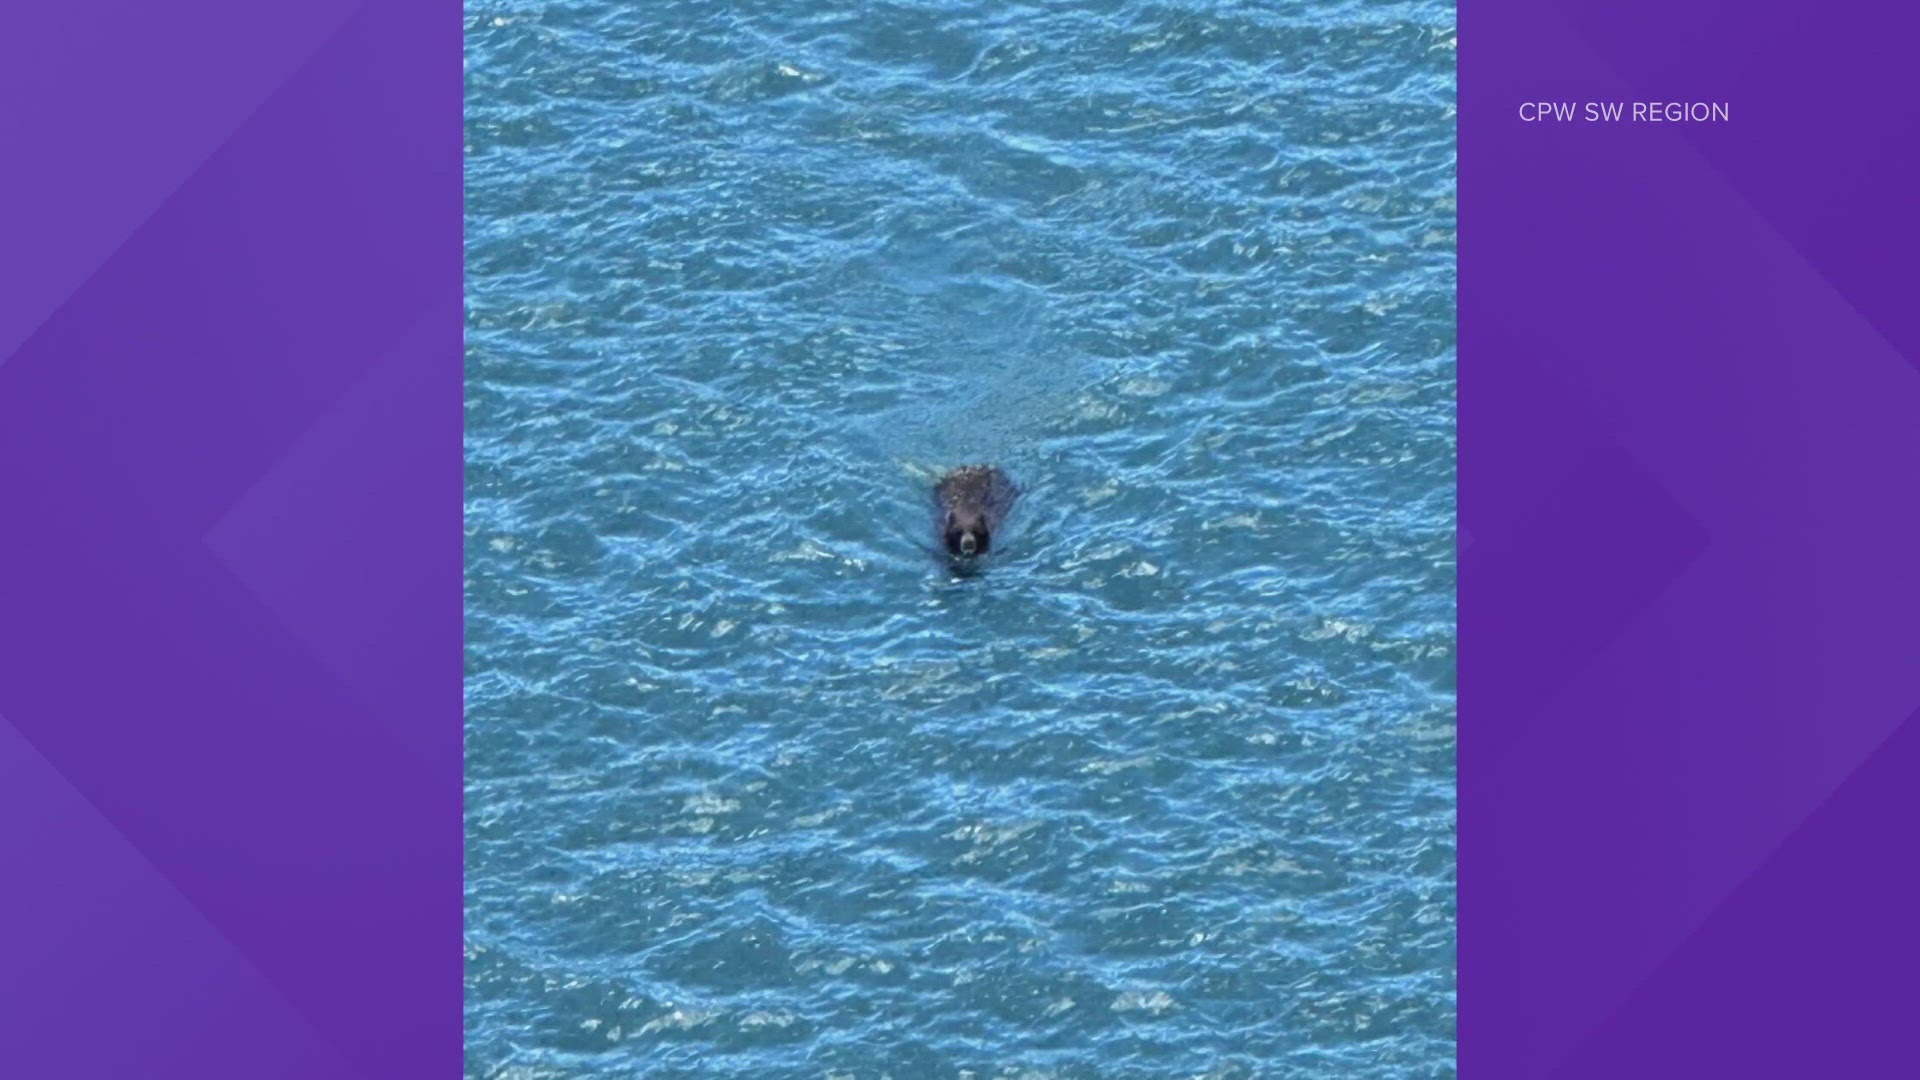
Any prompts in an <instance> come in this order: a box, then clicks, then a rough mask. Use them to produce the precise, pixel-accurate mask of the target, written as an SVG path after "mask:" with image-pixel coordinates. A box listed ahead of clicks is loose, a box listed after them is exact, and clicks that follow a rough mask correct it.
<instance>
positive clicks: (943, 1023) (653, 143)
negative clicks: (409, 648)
mask: <svg viewBox="0 0 1920 1080" xmlns="http://www.w3.org/2000/svg"><path fill="white" fill-rule="evenodd" d="M1453 25H1454V23H1453V11H1452V8H1451V6H1450V5H1447V4H1444V3H1437V2H1432V0H1421V2H1416V3H1381V4H1373V3H1368V4H1360V3H1313V4H1280V3H1277V2H1276V3H1266V4H1255V3H1242V4H1233V3H1220V4H1212V3H1185V4H1180V3H1131V4H1113V3H1045V4H1038V3H1036V4H1028V5H1007V4H990V3H979V4H957V3H932V4H927V3H888V4H881V3H855V4H840V5H835V4H828V3H805V2H800V0H791V2H783V3H764V2H762V3H732V4H726V3H688V2H672V0H648V2H645V3H639V2H632V3H615V2H613V0H576V2H570V3H527V2H517V3H480V2H473V3H470V4H469V7H468V18H467V40H468V76H467V77H468V110H469V113H468V125H467V141H468V144H469V146H468V154H467V168H468V175H467V185H468V211H467V212H468V222H469V227H468V236H469V252H468V267H469V285H468V305H469V306H468V353H467V377H468V383H467V386H468V391H467V393H468V403H467V422H468V435H467V454H468V461H469V467H468V468H469V471H468V503H467V534H468V537H467V552H468V554H467V566H468V571H467V574H468V599H469V612H468V622H467V626H468V646H467V700H468V717H469V719H468V724H469V730H468V739H467V753H468V759H467V829H468V838H469V842H468V864H467V865H468V880H467V903H468V912H469V915H468V922H467V1021H466V1023H467V1037H468V1044H469V1059H468V1072H469V1074H470V1075H472V1076H475V1077H489V1078H500V1080H533V1078H545V1077H636V1076H646V1077H743V1078H744V1077H756V1078H776V1077H777V1078H784V1077H795V1078H798V1077H807V1078H822V1077H839V1078H858V1080H878V1078H881V1077H892V1078H893V1080H917V1078H922V1077H926V1078H935V1077H938V1078H951V1080H963V1078H968V1077H972V1078H976V1080H993V1078H1012V1077H1022V1078H1042V1077H1055V1078H1082V1077H1087V1078H1091V1077H1100V1078H1109V1077H1119V1078H1131V1077H1140V1078H1146V1077H1209V1078H1229V1077H1282V1076H1284V1077H1338V1078H1353V1077H1429V1076H1448V1075H1452V1072H1453V1030H1454V974H1453V970H1454V969H1453V947H1454V933H1453V912H1454V906H1455V884H1454V881H1455V879H1454V869H1453V868H1454V850H1455V848H1454V834H1453V822H1454V797H1453V785H1454V747H1455V737H1454V681H1453V666H1454V655H1455V645H1454V641H1455V639H1454V604H1453V590H1454V581H1455V571H1454V568H1455V562H1454V528H1453V520H1454V496H1453V460H1454V422H1453V417H1454V399H1453V380H1454V370H1455V335H1454V322H1453V290H1454V251H1455V243H1454V235H1455V234H1454V196H1453V190H1454V145H1453V102H1454V81H1453V71H1454V49H1453V45H1454V33H1453ZM976 461H985V462H994V463H998V464H1000V465H1002V466H1003V467H1005V468H1006V469H1007V470H1008V471H1009V472H1010V473H1011V474H1013V475H1014V476H1015V477H1016V478H1017V479H1018V480H1019V481H1020V482H1021V483H1022V484H1023V485H1024V486H1025V487H1026V489H1027V491H1026V494H1025V496H1024V497H1023V499H1022V501H1021V503H1020V505H1019V507H1018V508H1017V510H1016V513H1015V517H1014V519H1013V521H1012V522H1010V523H1009V526H1008V528H1007V529H1006V530H1005V532H1004V533H1003V534H1002V535H1001V536H999V537H997V538H996V545H995V551H994V553H993V554H992V556H991V557H990V559H989V565H987V567H986V568H985V570H984V572H983V573H980V574H976V575H973V576H967V577H961V576H956V575H954V574H952V573H950V572H949V571H948V570H947V569H946V567H945V566H944V565H943V564H942V563H941V562H940V561H939V560H937V559H936V558H934V557H933V556H932V555H930V554H929V553H928V552H927V551H926V550H925V547H926V545H928V544H930V543H931V542H932V536H931V532H930V525H929V513H928V509H927V499H928V495H927V492H928V489H929V488H930V486H931V484H932V482H933V481H934V479H936V478H937V476H938V474H939V473H940V471H941V470H943V469H945V468H948V467H951V466H954V465H958V464H962V463H966V462H976Z"/></svg>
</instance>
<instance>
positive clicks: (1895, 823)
mask: <svg viewBox="0 0 1920 1080" xmlns="http://www.w3.org/2000/svg"><path fill="white" fill-rule="evenodd" d="M1461 24H1462V29H1463V30H1464V41H1465V44H1464V46H1463V48H1462V50H1461V54H1460V63H1461V150H1460V161H1461V217H1462V225H1461V238H1462V243H1461V278H1462V290H1461V342H1462V347H1461V354H1462V364H1461V425H1460V441H1461V478H1462V487H1461V515H1462V528H1463V548H1464V551H1463V556H1462V575H1461V576H1462V596H1461V638H1462V641H1461V687H1462V699H1461V707H1462V723H1461V776H1462V784H1461V834H1462V842H1461V889H1462V891H1461V901H1462V907H1461V931H1460V938H1461V948H1462V954H1461V980H1460V987H1461V1054H1462V1067H1463V1072H1465V1074H1466V1075H1467V1076H1469V1077H1476V1078H1477V1077H1500V1076H1514V1077H1519V1076H1543V1075H1554V1076H1594V1077H1602V1076H1604V1077H1615V1076H1622V1075H1634V1076H1654V1075H1658V1076H1699V1075H1744V1076H1807V1075H1892V1074H1896V1073H1898V1072H1902V1071H1904V1070H1906V1069H1907V1068H1909V1067H1910V1062H1911V1054H1910V1052H1908V1050H1907V1046H1906V1043H1907V1041H1908V1040H1907V1037H1906V1036H1905V1035H1904V1031H1905V1028H1906V1027H1907V1026H1908V1024H1909V1022H1910V1020H1911V1016H1910V1010H1908V1009H1907V1008H1906V1007H1905V1006H1906V1004H1907V1003H1908V1002H1909V1001H1911V1000H1912V998H1913V991H1912V989H1911V986H1912V972H1913V971H1914V970H1915V968H1916V966H1920V933H1917V932H1916V930H1915V926H1914V916H1913V912H1912V908H1913V903H1912V897H1913V895H1914V885H1915V882H1914V880H1913V878H1914V874H1915V866H1914V859H1913V852H1914V841H1913V837H1912V831H1913V828H1914V822H1916V821H1920V783H1916V777H1920V772H1917V770H1920V724H1916V723H1914V722H1913V721H1912V718H1913V717H1914V716H1915V713H1916V709H1920V649H1916V648H1915V641H1914V637H1915V634H1914V614H1915V612H1916V611H1920V557H1917V556H1920V528H1916V525H1917V524H1920V512H1916V510H1915V495H1916V490H1915V489H1916V478H1917V477H1920V363H1917V361H1920V304H1916V303H1915V292H1916V287H1915V282H1916V277H1920V275H1916V273H1915V271H1914V269H1913V263H1914V254H1913V253H1914V252H1915V251H1917V250H1920V215H1917V214H1916V209H1915V205H1916V204H1915V194H1914V193H1915V191H1916V187H1917V186H1920V185H1916V183H1915V166H1916V164H1920V161H1916V149H1915V147H1916V143H1917V142H1920V140H1916V133H1920V94H1915V93H1914V92H1913V91H1912V88H1911V69H1912V65H1911V61H1910V58H1909V56H1908V53H1909V52H1910V50H1911V46H1912V43H1913V42H1914V41H1915V40H1917V38H1916V31H1920V15H1917V14H1915V13H1914V9H1912V8H1911V7H1909V6H1906V5H1886V6H1884V7H1882V8H1874V7H1871V6H1868V5H1858V6H1854V7H1835V6H1831V5H1829V6H1826V7H1819V8H1807V7H1805V6H1804V5H1791V6H1789V5H1785V4H1758V5H1756V4H1752V3H1747V4H1733V3H1728V2H1716V3H1713V4H1699V3H1696V4H1692V5H1688V6H1687V7H1686V8H1684V9H1682V10H1676V9H1675V7H1674V6H1673V5H1670V4H1665V3H1654V2H1652V0H1632V2H1628V3H1620V2H1618V0H1604V2H1603V0H1582V2H1580V3H1574V4H1557V5H1541V4H1538V3H1523V2H1519V0H1498V2H1493V0H1469V2H1468V3H1467V4H1465V5H1464V6H1463V10H1462V12H1461ZM459 35H460V11H459V8H458V6H457V5H454V4H452V3H397V2H389V3H383V4H377V5H376V4H370V3H366V4H356V3H352V2H347V0H313V2H310V3H306V4H302V5H297V6H294V7H288V6H285V5H274V4H259V3H253V2H245V3H243V2H240V0H197V2H195V3H193V4H190V5H186V6H181V5H164V6H159V7H156V6H154V5H151V4H140V3H133V2H131V0H83V2H76V3H69V4H62V5H51V4H43V5H30V6H27V7H22V8H20V9H18V10H15V11H12V12H10V22H9V28H8V32H7V33H6V34H5V35H0V92H3V93H4V96H3V97H0V100H4V101H6V102H7V103H8V107H7V108H6V109H5V110H0V140H3V141H0V145H4V146H5V147H6V149H7V160H8V167H7V169H6V170H4V180H0V184H3V185H4V196H5V197H4V198H0V250H4V252H5V257H4V258H3V259H0V274H4V280H0V296H4V297H5V300H4V303H0V493H3V494H4V498H5V500H6V501H5V506H6V516H5V519H4V528H0V821H4V822H5V823H6V824H5V827H4V828H0V866H3V867H5V869H6V882H7V884H6V886H5V887H4V889H0V898H4V899H0V925H4V927H5V953H4V964H5V971H6V978H5V980H4V982H0V1061H3V1063H4V1066H5V1069H6V1071H7V1072H8V1073H9V1074H10V1075H22V1076H35V1077H58V1076H109V1075H111V1076H156V1077H158V1076H173V1075H192V1076H199V1077H219V1076H249V1077H251V1076H263V1075H271V1076H280V1077H301V1076H354V1075H360V1076H394V1077H419V1076H429V1075H451V1074H453V1073H454V1072H456V1071H457V1070H458V1068H459V1065H458V1061H459V1039H460V1017H459V1010H460V980H459V965H460V946H459V926H460V890H459V887H458V879H459V874H460V849H459V844H460V830H461V822H460V815H459V791H460V788H459V782H460V756H459V749H460V728H459V707H460V697H459V695H460V683H459V609H458V605H459V598H460V591H459V590H460V585H459V574H460V570H459V557H460V527H459V512H460V511H459V476H460V466H459V453H460V439H459V423H460V412H459V410H460V393H459V379H460V353H459V344H458V342H459V332H460V331H459V320H460V315H459V295H460V294H459V289H460V284H459V265H458V259H459V242H460V217H459V182H460V144H459V100H458V99H459V91H460V75H459V50H460V38H459ZM1639 97H1646V98H1668V97H1677V98H1707V99H1716V100H1727V101H1730V102H1731V103H1732V109H1733V117H1734V119H1733V122H1732V123H1731V124H1728V125H1724V126H1705V125H1700V126H1693V125H1672V126H1666V125H1662V126H1650V125H1617V126H1602V125H1585V124H1573V125H1551V124H1524V123H1521V122H1520V121H1519V120H1518V119H1517V117H1516V115H1515V108H1516V106H1517V105H1518V103H1519V102H1520V101H1522V100H1528V99H1562V100H1580V101H1584V100H1631V99H1634V98H1639Z"/></svg>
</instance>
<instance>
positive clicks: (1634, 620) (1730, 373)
mask: <svg viewBox="0 0 1920 1080" xmlns="http://www.w3.org/2000/svg"><path fill="white" fill-rule="evenodd" d="M1461 22H1462V29H1463V31H1464V38H1465V40H1466V41H1467V42H1468V46H1467V48H1466V49H1465V50H1463V52H1462V59H1461V129H1460V136H1461V145H1460V161H1461V181H1460V183H1461V217H1462V228H1461V235H1462V245H1461V255H1460V258H1461V267H1460V268H1461V281H1462V286H1461V311H1460V320H1461V321H1460V325H1461V339H1462V348H1461V356H1462V364H1461V386H1460V402H1461V412H1460V432H1461V439H1460V443H1461V460H1460V477H1461V502H1460V505H1461V523H1462V526H1463V527H1464V528H1466V529H1471V530H1472V531H1473V534H1474V536H1475V539H1476V543H1475V544H1474V545H1473V547H1472V548H1471V549H1469V550H1467V551H1466V552H1465V553H1464V554H1463V558H1462V568H1461V606H1460V626H1461V643H1462V644H1461V690H1462V696H1461V763H1460V764H1461V774H1460V775H1461V780H1460V785H1461V788H1460V795H1461V802H1460V830H1461V865H1460V874H1461V889H1462V891H1461V923H1460V942H1461V960H1460V964H1461V967H1460V989H1461V1026H1460V1038H1461V1067H1462V1071H1463V1072H1464V1073H1465V1074H1466V1075H1468V1076H1474V1077H1537V1076H1566V1077H1589V1076H1591V1077H1601V1076H1607V1077H1614V1076H1621V1075H1633V1076H1689V1077H1691V1076H1701V1075H1729V1076H1731V1075H1738V1076H1808V1075H1861V1076H1865V1075H1898V1074H1901V1073H1903V1072H1905V1071H1908V1070H1909V1069H1910V1067H1911V1066H1910V1065H1909V1064H1908V1059H1909V1058H1910V1056H1911V1055H1910V1053H1909V1051H1908V1050H1907V1048H1906V1046H1905V1040H1904V1038H1903V1037H1901V1036H1900V1035H1898V1034H1896V1028H1895V1027H1894V1026H1892V1025H1890V1024H1888V1023H1886V1022H1885V1021H1886V1020H1887V1019H1888V1018H1890V1017H1891V1016H1892V1015H1893V1014H1894V1012H1895V1011H1896V1010H1897V1006H1896V1005H1894V1004H1893V1003H1894V1002H1897V1001H1901V1000H1904V999H1905V997H1906V996H1907V992H1906V991H1905V990H1904V989H1903V987H1904V982H1905V972H1906V971H1908V970H1910V966H1911V964H1910V961H1911V960H1912V958H1913V956H1914V954H1915V952H1916V951H1917V946H1920V931H1916V930H1915V929H1914V928H1913V926H1912V924H1911V920H1910V919H1908V918H1906V917H1905V916H1904V914H1903V913H1899V912H1897V910H1896V908H1895V905H1894V903H1893V902H1892V901H1891V899H1890V898H1889V897H1888V896H1887V891H1888V890H1889V889H1893V888H1898V889H1900V890H1901V891H1902V892H1904V891H1905V888H1904V886H1906V885H1908V884H1909V883H1910V879H1911V872H1910V870H1908V869H1906V868H1905V867H1902V866H1900V865H1899V864H1900V862H1901V860H1902V856H1901V855H1900V854H1899V853H1900V852H1901V851H1903V850H1904V849H1906V848H1907V847H1909V846H1910V845H1909V844H1907V843H1906V840H1905V837H1904V833H1905V831H1906V827H1905V824H1904V823H1905V822H1907V821H1911V820H1914V819H1915V818H1916V816H1920V814H1917V813H1916V811H1920V795H1916V790H1920V789H1916V787H1915V785H1914V784H1913V779H1912V778H1913V776H1914V771H1913V766H1914V764H1915V763H1916V761H1915V756H1914V748H1913V746H1912V745H1911V744H1912V743H1913V741H1914V737H1913V727H1912V722H1911V720H1910V719H1909V718H1910V717H1912V716H1913V715H1914V712H1915V709H1916V707H1917V706H1920V649H1916V648H1914V630H1913V625H1914V624H1913V620H1914V612H1915V611H1916V609H1920V560H1916V559H1915V558H1914V557H1913V542H1912V537H1913V536H1914V535H1916V532H1917V531H1920V530H1917V529H1916V526H1917V525H1920V510H1916V507H1915V504H1914V500H1913V490H1914V487H1913V484H1914V481H1913V478H1914V477H1915V476H1916V475H1920V370H1916V367H1915V363H1914V361H1916V359H1920V352H1916V349H1917V348H1920V311H1917V310H1916V309H1915V308H1914V306H1913V305H1912V303H1911V282H1912V280H1913V278H1912V274H1911V273H1910V271H1908V269H1907V267H1908V265H1909V264H1910V263H1911V252H1912V251H1913V250H1914V249H1915V248H1916V246H1920V214H1916V207H1915V202H1914V200H1913V197H1912V195H1911V190H1912V177H1913V175H1914V172H1915V169H1914V167H1915V165H1916V164H1920V162H1916V160H1915V159H1916V157H1917V156H1920V154H1917V153H1916V143H1915V140H1913V139H1912V138H1911V133H1912V132H1913V131H1915V130H1916V129H1917V128H1916V124H1915V122H1914V121H1915V118H1916V112H1915V109H1916V103H1917V102H1920V99H1916V98H1915V97H1914V95H1912V93H1911V92H1910V90H1909V89H1908V88H1907V87H1906V85H1905V84H1906V82H1907V79H1906V76H1905V70H1906V67H1907V65H1906V64H1905V62H1904V60H1903V59H1902V58H1900V57H1898V55H1897V53H1898V51H1899V50H1900V49H1901V48H1903V46H1904V43H1906V42H1910V41H1911V40H1912V38H1913V34H1912V32H1913V31H1914V30H1915V29H1916V28H1920V18H1917V17H1916V16H1915V14H1914V13H1912V12H1911V11H1910V10H1908V9H1905V8H1895V7H1893V6H1889V5H1860V10H1858V11H1843V10H1840V9H1833V10H1821V11H1810V10H1808V9H1805V8H1798V7H1796V8H1794V9H1792V10H1789V9H1787V8H1786V6H1785V5H1775V4H1763V5H1757V6H1756V5H1739V6H1737V7H1736V6H1735V5H1731V4H1724V3H1711V4H1696V5H1689V6H1688V8H1687V10H1685V11H1675V10H1673V8H1672V6H1671V5H1658V6H1656V5H1653V4H1650V3H1644V2H1640V0H1634V2H1631V3H1626V4H1616V3H1606V4H1602V3H1598V2H1581V3H1573V4H1559V5H1553V6H1550V7H1542V6H1540V5H1525V4H1519V3H1506V2H1502V3H1474V4H1467V5H1463V6H1462V11H1461ZM1708 98H1710V99H1714V100H1728V101H1730V102H1731V103H1732V105H1733V109H1734V112H1733V122H1731V123H1729V124H1725V125H1671V126H1661V127H1652V126H1632V125H1595V126H1584V125H1529V124H1525V123H1522V122H1521V121H1520V120H1519V119H1518V117H1517V115H1516V111H1517V105H1518V103H1519V102H1521V101H1523V100H1543V99H1551V100H1603V101H1604V100H1672V99H1708ZM1903 131H1904V132H1906V133H1907V136H1906V137H1901V136H1900V134H1899V133H1900V132H1903ZM1580 496H1584V501H1583V502H1582V501H1580V499H1579V497H1580ZM1862 920H1866V921H1865V922H1863V921H1862ZM1822 940H1827V941H1831V942H1833V944H1834V946H1835V948H1834V949H1826V948H1822V947H1820V945H1819V944H1817V943H1818V942H1819V941H1822ZM1869 942H1871V943H1872V947H1867V946H1868V943H1869Z"/></svg>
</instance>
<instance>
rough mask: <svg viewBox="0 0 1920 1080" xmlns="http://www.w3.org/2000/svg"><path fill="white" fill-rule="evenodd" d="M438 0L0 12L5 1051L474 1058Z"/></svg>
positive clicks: (182, 1072) (403, 1064)
mask: <svg viewBox="0 0 1920 1080" xmlns="http://www.w3.org/2000/svg"><path fill="white" fill-rule="evenodd" d="M460 34H461V12H460V7H459V5H458V4H456V3H451V2H438V3H419V2H416V3H395V2H388V3H379V4H374V3H353V2H347V0H308V2H305V3H301V4H295V5H287V4H272V3H259V2H257V0H246V2H242V0H195V2H193V3H189V4H184V5H181V4H161V5H155V4H151V3H136V2H133V0H79V2H72V3H62V4H50V3H49V4H27V5H13V6H11V7H9V9H8V18H7V27H6V32H5V33H4V34H0V100H4V102H5V103H6V106H5V108H4V109H0V146H4V147H5V155H6V168H5V169H4V170H0V177H3V178H0V189H3V190H0V196H3V197H0V252H3V253H4V255H3V256H0V274H4V280H3V281H0V297H4V301H3V302H0V496H3V497H4V500H5V502H4V506H5V511H4V527H0V823H4V824H0V867H3V868H4V881H5V884H4V886H0V927H4V929H3V930H0V934H3V935H4V938H3V939H0V940H3V945H0V971H4V977H0V1073H3V1074H5V1075H7V1076H18V1077H33V1078H36V1080H39V1078H47V1077H64V1076H86V1077H96V1076H99V1077H105V1076H114V1077H172V1076H191V1077H266V1076H271V1077H307V1076H315V1077H318V1076H327V1077H342V1076H364V1077H409V1078H411V1077H427V1076H452V1075H457V1073H458V1071H459V1068H460V1036H461V1025H460V1005H461V981H460V963H461V946H460V903H461V894H460V871H461V860H460V837H461V817H460V768H461V765H460V606H459V605H460V544H461V530H460V475H461V469H460V417H461V394H460V378H461V364H462V360H461V350H460V332H461V313H460V311H461V309H460V295H461V294H460V288H461V285H460V241H461V217H460V169H461V149H460V89H461V72H460V50H461V44H460Z"/></svg>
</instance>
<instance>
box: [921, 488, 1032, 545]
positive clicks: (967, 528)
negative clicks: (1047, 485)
mask: <svg viewBox="0 0 1920 1080" xmlns="http://www.w3.org/2000/svg"><path fill="white" fill-rule="evenodd" d="M1019 495H1020V488H1019V486H1018V485H1016V484H1015V483H1014V482H1013V480H1012V479H1011V478H1009V477H1008V476H1007V474H1006V473H1004V472H1002V471H1001V470H1000V468H999V467H998V466H996V465H963V466H961V467H960V468H958V469H955V470H953V471H952V472H950V473H948V474H947V475H945V476H943V477H941V478H940V482H939V483H937V484H935V485H933V508H934V518H933V527H934V529H935V530H936V531H937V532H938V533H939V534H940V542H941V543H942V544H944V545H945V546H946V549H947V553H948V554H950V555H952V556H954V557H955V558H960V559H971V558H973V557H974V556H976V555H985V554H986V553H987V549H988V548H989V547H991V546H992V544H993V534H994V531H995V530H996V529H998V528H1000V523H1001V522H1002V521H1005V520H1006V518H1007V511H1009V510H1011V509H1013V500H1014V499H1016V498H1018V497H1019Z"/></svg>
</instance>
